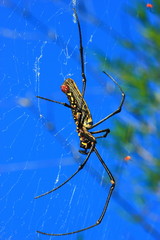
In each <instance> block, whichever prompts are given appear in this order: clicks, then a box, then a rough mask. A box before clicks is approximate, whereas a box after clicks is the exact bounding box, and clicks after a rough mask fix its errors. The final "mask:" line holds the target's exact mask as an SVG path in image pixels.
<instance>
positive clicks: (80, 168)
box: [34, 144, 95, 199]
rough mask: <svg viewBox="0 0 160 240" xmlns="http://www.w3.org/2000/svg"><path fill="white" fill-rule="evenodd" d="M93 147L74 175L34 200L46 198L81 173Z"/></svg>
mask: <svg viewBox="0 0 160 240" xmlns="http://www.w3.org/2000/svg"><path fill="white" fill-rule="evenodd" d="M94 145H95V144H93V145H92V147H91V148H90V150H89V152H88V154H87V156H86V158H85V160H84V162H83V163H82V164H81V165H80V166H79V167H78V169H77V171H75V173H73V174H72V176H70V177H69V178H68V179H67V180H66V181H64V182H63V183H62V184H61V185H59V186H58V187H56V188H53V189H51V190H50V191H48V192H45V193H43V194H41V195H39V196H36V197H35V198H34V199H37V198H40V197H43V196H46V195H47V194H50V193H52V192H54V191H55V190H57V189H59V188H60V187H62V186H63V185H65V184H66V183H67V182H69V181H70V180H71V179H72V178H73V177H74V176H75V175H76V174H77V173H78V172H79V171H81V170H82V169H83V167H84V166H85V164H86V163H87V161H88V159H89V157H90V155H91V153H92V152H93V151H94Z"/></svg>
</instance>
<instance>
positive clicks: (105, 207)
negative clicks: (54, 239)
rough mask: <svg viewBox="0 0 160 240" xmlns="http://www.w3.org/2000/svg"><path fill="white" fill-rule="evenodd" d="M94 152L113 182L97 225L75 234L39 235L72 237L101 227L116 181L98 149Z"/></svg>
mask: <svg viewBox="0 0 160 240" xmlns="http://www.w3.org/2000/svg"><path fill="white" fill-rule="evenodd" d="M94 152H95V153H96V155H97V157H98V159H99V161H100V162H101V164H102V166H103V167H104V169H105V171H106V172H107V174H108V176H109V178H110V182H111V187H110V190H109V193H108V196H107V199H106V202H105V204H104V207H103V210H102V213H101V215H100V217H99V218H98V220H97V221H96V223H95V224H93V225H91V226H89V227H86V228H82V229H80V230H77V231H73V232H69V233H57V234H54V233H45V232H41V231H37V233H41V234H44V235H49V236H64V235H70V234H74V233H79V232H83V231H85V230H88V229H90V228H93V227H96V226H97V225H99V224H100V223H101V222H102V220H103V218H104V215H105V213H106V211H107V208H108V204H109V201H110V198H111V195H112V192H113V190H114V187H115V180H114V177H113V175H112V173H111V172H110V170H109V168H108V167H107V165H106V164H105V162H104V161H103V159H102V158H101V156H100V154H99V153H98V151H97V149H96V148H94Z"/></svg>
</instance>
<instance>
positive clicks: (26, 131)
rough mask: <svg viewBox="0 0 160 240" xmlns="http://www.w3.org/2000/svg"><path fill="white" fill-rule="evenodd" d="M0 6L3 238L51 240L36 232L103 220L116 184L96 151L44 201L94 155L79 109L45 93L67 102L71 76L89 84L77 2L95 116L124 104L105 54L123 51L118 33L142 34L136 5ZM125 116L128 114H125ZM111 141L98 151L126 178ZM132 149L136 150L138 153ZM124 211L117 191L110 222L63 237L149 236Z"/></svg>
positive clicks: (104, 0)
mask: <svg viewBox="0 0 160 240" xmlns="http://www.w3.org/2000/svg"><path fill="white" fill-rule="evenodd" d="M0 3H1V5H0V7H1V8H0V9H1V23H2V22H3V24H1V28H0V36H1V41H2V44H1V73H0V74H1V110H0V111H1V139H2V140H1V163H0V173H1V196H0V200H1V210H0V213H1V218H0V226H1V228H0V239H10V240H11V239H43V238H44V236H39V235H38V234H37V233H36V230H42V231H45V232H49V233H65V232H68V231H74V230H77V229H80V228H83V227H86V226H89V225H91V224H93V223H95V221H96V220H97V219H98V217H99V215H100V213H101V211H102V206H103V205H104V202H105V199H106V196H107V193H108V191H109V186H110V185H109V180H108V177H107V176H106V174H105V172H104V170H103V168H102V166H101V165H100V164H99V163H98V159H97V158H96V157H95V155H94V154H92V157H91V159H90V161H89V163H88V164H87V166H86V167H85V169H84V170H82V171H81V173H79V174H78V175H77V176H76V177H75V178H74V179H73V180H72V181H70V182H69V183H68V184H66V185H65V186H64V187H62V188H61V189H59V190H58V191H55V192H54V193H52V194H50V195H48V196H45V197H43V198H41V199H37V200H35V199H34V197H35V196H37V195H39V194H41V193H44V192H45V191H48V190H50V189H52V188H53V187H56V186H58V185H59V184H60V183H62V182H63V181H65V180H66V179H67V177H69V176H70V175H71V174H72V173H73V172H74V171H75V170H76V169H77V168H78V164H80V163H81V162H82V161H83V159H84V157H85V156H81V155H80V154H79V153H78V149H79V140H78V137H77V134H76V130H75V129H76V128H75V125H74V122H73V119H72V116H71V113H70V111H69V109H67V108H64V107H62V106H60V105H58V104H53V103H50V102H47V101H43V100H39V99H36V98H35V96H37V95H40V96H42V97H47V98H50V99H53V100H57V101H62V102H67V100H66V97H65V95H64V94H63V93H62V92H61V91H60V88H59V87H60V85H61V84H62V82H63V81H64V79H65V78H67V77H71V78H73V79H74V80H75V81H76V83H77V85H78V87H79V88H80V89H81V88H82V83H81V76H80V63H79V38H78V30H77V25H76V24H74V22H75V19H74V16H73V13H72V7H73V6H76V7H77V8H78V9H79V10H78V15H79V18H80V22H81V27H82V32H83V33H82V35H83V45H84V50H85V67H86V74H87V81H88V82H87V89H86V93H85V99H86V101H87V103H88V105H89V107H90V110H91V112H92V115H93V117H94V122H96V121H98V120H99V119H102V118H103V117H104V116H106V115H107V114H109V113H111V112H112V111H113V110H115V109H116V107H118V104H119V102H120V99H121V94H120V92H119V90H117V89H116V88H115V86H114V84H112V82H110V80H108V79H106V77H105V76H103V74H102V73H101V71H102V70H104V69H103V68H102V66H100V65H99V63H98V61H97V52H98V51H99V52H102V51H104V52H105V58H106V61H109V59H112V58H113V57H114V56H115V55H116V54H122V50H121V48H120V47H119V44H118V40H116V39H115V38H113V36H114V35H115V33H116V31H115V29H117V30H118V31H117V32H119V33H121V34H122V36H125V34H126V35H128V36H129V37H133V35H132V34H131V31H132V26H129V25H128V23H127V22H126V21H125V19H126V18H127V16H125V12H124V7H125V5H126V4H128V1H127V0H120V1H110V0H102V1H101V4H99V3H98V2H97V1H92V0H90V1H87V2H86V1H82V0H81V1H77V2H76V1H49V0H48V1H47V0H46V1H45V0H43V1H42V0H40V1H38V0H35V1H24V0H23V1H17V2H13V1H7V0H6V1H5V0H4V1H0ZM125 17H126V18H125ZM100 19H101V21H102V22H100V21H98V20H100ZM103 23H105V24H103ZM95 49H96V50H97V52H96V50H95ZM116 77H117V78H118V75H117V76H116ZM106 91H107V92H108V93H107V94H106ZM106 102H107V103H109V104H107V105H106ZM110 103H111V104H110ZM118 117H120V118H122V119H125V116H124V114H123V113H122V114H120V115H119V116H118ZM112 124H113V123H112V120H109V121H108V123H107V125H106V123H104V124H103V125H102V126H101V127H100V129H104V128H106V126H107V128H112V126H113V125H112ZM109 141H113V139H112V137H108V140H107V141H105V140H102V141H100V144H97V147H98V150H99V152H100V154H101V156H102V158H103V159H104V160H105V162H106V163H109V168H110V169H112V172H113V175H116V172H114V170H115V169H116V168H115V166H118V167H124V166H120V163H119V162H118V160H117V159H116V158H117V155H116V153H115V149H109ZM103 145H105V148H104V147H103ZM124 151H126V152H125V153H126V154H128V152H127V151H129V150H127V149H124ZM125 170H126V169H124V175H123V174H122V176H121V177H120V178H119V186H118V187H117V191H118V192H119V191H121V192H122V195H124V197H127V198H128V194H130V193H129V191H131V190H127V181H126V180H125V179H126V178H127V179H129V176H128V175H127V173H126V172H125ZM116 179H118V176H116ZM104 182H106V184H104ZM122 183H123V186H122ZM131 198H132V197H131ZM123 214H124V212H123V211H122V209H121V208H120V206H119V204H118V202H117V201H115V197H114V198H113V199H111V202H110V204H109V209H108V211H107V214H106V216H105V218H104V220H103V223H102V224H101V225H100V226H98V227H97V228H95V229H92V230H89V231H87V232H83V233H80V234H76V235H71V236H66V237H63V239H87V240H90V239H92V240H93V239H102V240H103V239H107V238H108V239H131V240H132V239H138V238H137V234H138V233H139V234H141V237H142V236H143V235H144V237H146V235H145V232H143V231H142V230H141V229H140V228H137V229H136V233H134V232H133V226H134V224H133V223H131V222H129V221H127V220H126V219H125V218H123V217H122V215H123ZM115 222H116V225H115ZM126 223H127V228H126ZM113 226H114V228H113ZM142 234H143V235H142ZM117 236H118V237H117ZM147 236H148V235H147ZM61 238H62V237H57V239H61ZM142 238H143V237H142ZM48 239H52V237H48ZM55 239H56V237H55ZM146 239H151V238H149V237H148V238H146Z"/></svg>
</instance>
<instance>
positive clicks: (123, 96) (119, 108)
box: [90, 71, 125, 129]
mask: <svg viewBox="0 0 160 240" xmlns="http://www.w3.org/2000/svg"><path fill="white" fill-rule="evenodd" d="M103 73H105V74H106V75H107V76H108V77H109V78H110V79H111V80H112V81H113V82H114V83H115V84H116V85H117V86H118V87H119V89H120V91H121V93H122V99H121V102H120V105H119V107H118V108H117V110H116V111H114V112H112V113H111V114H109V115H108V116H107V117H105V118H103V119H102V120H100V121H99V122H97V123H95V124H94V125H92V127H91V128H90V129H92V128H94V127H97V126H98V125H99V124H101V123H102V122H104V121H106V120H107V119H108V118H110V117H112V116H114V115H115V114H117V113H119V112H120V111H121V110H122V106H123V103H124V100H125V93H124V92H123V90H122V88H121V87H120V85H119V84H118V83H117V82H116V80H115V79H114V78H113V77H112V76H110V75H109V74H108V73H106V72H104V71H103Z"/></svg>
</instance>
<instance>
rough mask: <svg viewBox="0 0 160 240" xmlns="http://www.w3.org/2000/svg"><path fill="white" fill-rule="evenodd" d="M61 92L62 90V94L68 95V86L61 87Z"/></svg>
mask: <svg viewBox="0 0 160 240" xmlns="http://www.w3.org/2000/svg"><path fill="white" fill-rule="evenodd" d="M61 90H62V92H64V93H68V92H69V87H68V85H64V84H63V85H61Z"/></svg>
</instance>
